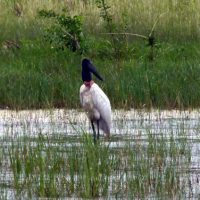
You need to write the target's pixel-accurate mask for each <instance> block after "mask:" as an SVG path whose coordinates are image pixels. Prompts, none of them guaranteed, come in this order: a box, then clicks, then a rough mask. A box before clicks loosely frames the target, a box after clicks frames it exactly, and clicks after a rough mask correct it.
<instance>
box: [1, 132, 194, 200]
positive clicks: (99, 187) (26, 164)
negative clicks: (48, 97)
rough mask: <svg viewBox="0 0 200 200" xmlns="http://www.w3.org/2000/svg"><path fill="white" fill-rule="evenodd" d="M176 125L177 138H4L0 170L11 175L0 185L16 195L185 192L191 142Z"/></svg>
mask: <svg viewBox="0 0 200 200" xmlns="http://www.w3.org/2000/svg"><path fill="white" fill-rule="evenodd" d="M179 131H180V132H179V133H178V134H179V136H178V137H180V138H181V139H175V137H174V136H173V135H175V133H173V131H172V133H171V136H170V137H167V136H165V135H164V134H162V133H161V134H158V135H157V136H156V135H154V134H152V133H151V132H147V134H148V138H147V140H145V142H144V141H141V140H140V139H139V138H134V137H132V138H129V139H126V137H124V138H121V137H119V138H117V137H116V138H114V137H113V138H112V140H113V142H108V143H105V141H101V140H100V142H99V143H98V144H96V145H94V144H93V139H92V137H90V136H89V135H87V134H86V133H84V134H83V135H82V136H81V137H80V136H71V137H69V136H64V135H57V134H55V135H52V136H42V135H40V136H39V137H38V138H29V137H26V136H25V137H21V138H18V139H17V140H16V139H14V140H12V139H9V138H7V139H6V140H4V139H5V138H4V139H3V140H1V148H0V150H1V152H2V154H1V157H0V161H1V166H0V173H2V174H4V173H5V172H4V171H5V170H7V172H9V176H11V177H12V178H11V179H10V181H9V182H7V181H6V178H5V180H4V179H2V180H1V189H2V190H4V191H7V190H9V189H11V188H13V189H14V190H15V191H16V192H15V193H14V195H16V196H15V197H19V198H20V197H27V198H64V197H73V198H79V197H80V198H94V197H100V198H101V197H102V198H104V197H105V198H106V197H115V198H140V199H145V198H148V197H149V196H153V197H155V198H159V199H160V198H172V197H173V198H178V199H179V198H184V197H185V195H186V193H184V192H183V191H187V188H188V187H189V185H188V184H189V183H187V180H188V174H187V173H186V169H187V168H188V167H189V164H190V156H191V155H190V154H191V148H190V145H189V142H188V140H187V139H186V136H184V134H183V133H182V132H181V130H179ZM176 134H177V133H176ZM8 141H10V142H9V143H8ZM115 143H116V144H118V145H117V146H116V147H115V146H113V144H115ZM119 145H120V146H121V147H120V146H119ZM5 167H6V168H7V169H5Z"/></svg>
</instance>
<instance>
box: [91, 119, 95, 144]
mask: <svg viewBox="0 0 200 200" xmlns="http://www.w3.org/2000/svg"><path fill="white" fill-rule="evenodd" d="M91 124H92V130H93V137H94V143H96V131H95V127H94V122H93V120H91Z"/></svg>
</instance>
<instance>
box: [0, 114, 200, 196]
mask: <svg viewBox="0 0 200 200" xmlns="http://www.w3.org/2000/svg"><path fill="white" fill-rule="evenodd" d="M112 119H113V121H112V130H111V135H112V140H113V142H111V143H112V146H113V147H114V146H120V145H121V146H123V141H124V140H128V139H129V138H133V137H134V138H135V140H140V141H144V142H145V140H146V139H147V137H148V135H147V133H151V134H157V135H159V134H160V133H162V134H164V135H165V136H166V137H167V136H169V137H170V134H171V133H172V132H173V134H174V135H175V136H176V135H177V138H178V137H180V132H182V133H183V134H184V135H185V136H186V137H187V140H188V141H189V142H190V143H191V149H192V155H191V166H190V169H188V170H189V173H190V180H189V181H190V185H191V186H190V188H188V197H192V198H197V199H198V198H200V111H198V110H193V111H177V110H171V111H159V110H151V111H150V112H149V111H144V110H129V111H123V110H114V111H113V114H112ZM82 130H84V131H87V132H92V130H91V128H90V124H89V121H88V119H87V117H86V115H85V114H84V113H83V112H81V111H76V110H37V111H34V110H31V111H30V110H29V111H18V112H16V111H10V110H1V111H0V136H1V137H14V138H15V137H19V136H27V134H28V136H32V137H35V136H37V135H38V134H44V135H46V134H48V135H49V134H64V135H69V136H70V137H71V136H75V137H79V136H80V135H81V133H82ZM101 136H102V134H101ZM112 140H111V141H112Z"/></svg>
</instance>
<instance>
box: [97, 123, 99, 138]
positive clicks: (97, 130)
mask: <svg viewBox="0 0 200 200" xmlns="http://www.w3.org/2000/svg"><path fill="white" fill-rule="evenodd" d="M98 139H99V120H97V140H98Z"/></svg>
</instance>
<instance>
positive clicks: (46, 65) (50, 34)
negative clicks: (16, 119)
mask: <svg viewBox="0 0 200 200" xmlns="http://www.w3.org/2000/svg"><path fill="white" fill-rule="evenodd" d="M49 10H50V11H51V13H53V14H54V15H53V16H52V15H51V16H48V17H44V18H41V17H40V16H39V12H40V14H41V11H43V16H44V15H45V14H47V15H48V12H49ZM199 11H200V3H199V1H197V0H193V1H174V0H164V1H160V0H153V1H146V0H134V1H132V0H124V1H120V0H116V1H113V0H107V1H105V0H97V1H92V0H75V1H57V0H56V1H55V0H50V1H49V0H48V1H45V0H44V1H39V0H34V1H25V0H6V1H1V2H0V12H1V15H0V27H1V29H0V45H1V46H0V70H1V73H0V91H1V93H0V106H1V107H3V108H5V107H9V108H14V109H26V108H48V107H67V108H77V107H79V98H78V92H79V87H80V85H81V83H82V81H81V77H80V73H81V59H82V58H83V57H89V58H91V60H92V61H93V62H94V64H95V65H96V66H97V68H98V71H99V72H100V73H101V74H102V76H103V77H104V78H105V82H104V83H99V82H98V84H100V85H101V87H103V89H104V90H105V92H106V93H107V94H108V96H109V98H110V100H111V104H112V107H115V108H119V107H120V108H121V107H125V108H130V107H135V108H143V107H147V108H150V107H159V108H180V109H183V108H195V107H199V106H200V101H199V99H200V78H199V76H198V74H199V72H200V64H199V51H200V48H199V45H198V42H199V41H200V38H199V35H200V30H199V25H198V24H199V23H198V22H199V20H200V14H199V13H200V12H199ZM55 13H56V14H55ZM74 16H80V18H79V17H74ZM63 19H64V26H63V21H62V20H63ZM80 19H82V21H81V20H80ZM47 30H49V31H47ZM62 31H63V32H62ZM66 32H67V33H66ZM111 32H113V33H117V34H107V33H111ZM62 33H63V34H62ZM64 33H66V34H64ZM68 33H69V34H68ZM118 33H130V34H118ZM131 34H139V37H138V35H131ZM69 35H71V36H70V37H68V36H69ZM149 36H151V37H149ZM73 42H75V43H76V45H75V46H76V48H75V51H76V49H78V48H79V45H80V44H81V45H80V46H81V47H82V50H81V51H76V52H72V51H71V50H72V49H73V44H74V43H73ZM77 42H78V43H77ZM82 43H84V44H83V46H82ZM68 47H69V49H68ZM60 48H61V49H60ZM80 53H82V54H80Z"/></svg>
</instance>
